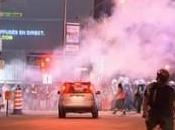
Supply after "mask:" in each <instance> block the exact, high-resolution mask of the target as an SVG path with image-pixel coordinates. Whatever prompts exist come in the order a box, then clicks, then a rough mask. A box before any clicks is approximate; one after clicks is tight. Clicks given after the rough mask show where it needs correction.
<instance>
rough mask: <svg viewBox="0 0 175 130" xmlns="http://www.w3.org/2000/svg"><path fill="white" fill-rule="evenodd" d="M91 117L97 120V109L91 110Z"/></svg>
mask: <svg viewBox="0 0 175 130" xmlns="http://www.w3.org/2000/svg"><path fill="white" fill-rule="evenodd" d="M92 117H93V118H98V110H97V108H94V109H93V110H92Z"/></svg>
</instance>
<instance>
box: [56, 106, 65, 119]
mask: <svg viewBox="0 0 175 130" xmlns="http://www.w3.org/2000/svg"><path fill="white" fill-rule="evenodd" d="M58 117H59V118H65V117H66V113H65V111H64V110H63V109H62V108H59V109H58Z"/></svg>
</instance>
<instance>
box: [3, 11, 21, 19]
mask: <svg viewBox="0 0 175 130" xmlns="http://www.w3.org/2000/svg"><path fill="white" fill-rule="evenodd" d="M22 16H23V13H20V12H0V17H1V18H18V17H22Z"/></svg>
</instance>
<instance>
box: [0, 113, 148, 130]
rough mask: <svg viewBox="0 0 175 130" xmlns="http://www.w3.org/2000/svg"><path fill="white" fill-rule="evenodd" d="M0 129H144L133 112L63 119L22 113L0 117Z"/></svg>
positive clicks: (141, 122) (141, 120) (48, 115)
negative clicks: (95, 117)
mask: <svg viewBox="0 0 175 130" xmlns="http://www.w3.org/2000/svg"><path fill="white" fill-rule="evenodd" d="M0 130H146V129H145V124H144V119H143V118H141V116H140V115H138V114H135V113H132V114H131V113H130V114H127V115H126V116H118V115H112V114H111V113H109V112H108V113H101V114H100V117H99V119H93V118H91V115H89V114H85V115H79V114H69V115H68V117H67V118H65V119H59V118H57V115H56V114H53V113H52V114H42V113H40V114H36V113H35V114H30V115H29V114H24V115H20V116H16V115H10V116H9V117H4V116H1V117H0Z"/></svg>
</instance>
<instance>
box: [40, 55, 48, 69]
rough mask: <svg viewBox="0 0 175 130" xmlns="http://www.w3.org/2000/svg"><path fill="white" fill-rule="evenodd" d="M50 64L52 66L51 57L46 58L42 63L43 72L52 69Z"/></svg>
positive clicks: (43, 58)
mask: <svg viewBox="0 0 175 130" xmlns="http://www.w3.org/2000/svg"><path fill="white" fill-rule="evenodd" d="M50 64H51V57H49V56H44V57H42V59H41V61H40V69H41V70H42V71H47V70H49V68H50Z"/></svg>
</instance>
